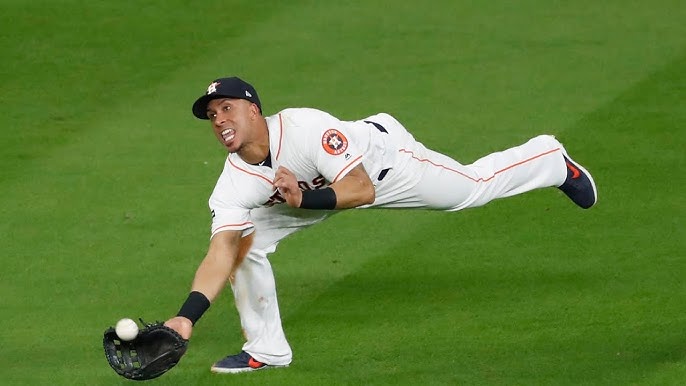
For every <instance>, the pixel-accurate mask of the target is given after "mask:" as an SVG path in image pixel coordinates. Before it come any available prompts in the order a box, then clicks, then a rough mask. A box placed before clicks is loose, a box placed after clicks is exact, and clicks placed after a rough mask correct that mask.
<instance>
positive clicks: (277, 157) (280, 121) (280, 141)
mask: <svg viewBox="0 0 686 386" xmlns="http://www.w3.org/2000/svg"><path fill="white" fill-rule="evenodd" d="M282 142H283V118H281V113H279V147H278V148H277V149H276V160H277V161H278V160H279V156H280V155H281V143H282Z"/></svg>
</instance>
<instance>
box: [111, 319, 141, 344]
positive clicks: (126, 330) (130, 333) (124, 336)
mask: <svg viewBox="0 0 686 386" xmlns="http://www.w3.org/2000/svg"><path fill="white" fill-rule="evenodd" d="M114 331H115V332H116V333H117V336H118V337H119V338H120V339H121V340H125V341H127V342H128V341H130V340H134V339H135V338H136V336H138V325H137V324H136V322H134V321H133V319H129V318H124V319H121V320H120V321H118V322H117V326H116V327H114Z"/></svg>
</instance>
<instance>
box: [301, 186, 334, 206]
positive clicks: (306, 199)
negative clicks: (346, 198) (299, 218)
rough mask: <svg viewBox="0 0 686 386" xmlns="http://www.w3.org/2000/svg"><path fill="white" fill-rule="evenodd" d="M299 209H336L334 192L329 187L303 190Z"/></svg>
mask: <svg viewBox="0 0 686 386" xmlns="http://www.w3.org/2000/svg"><path fill="white" fill-rule="evenodd" d="M300 207H301V208H303V209H336V192H335V191H334V190H333V189H332V188H331V187H327V188H324V189H317V190H303V198H302V201H300Z"/></svg>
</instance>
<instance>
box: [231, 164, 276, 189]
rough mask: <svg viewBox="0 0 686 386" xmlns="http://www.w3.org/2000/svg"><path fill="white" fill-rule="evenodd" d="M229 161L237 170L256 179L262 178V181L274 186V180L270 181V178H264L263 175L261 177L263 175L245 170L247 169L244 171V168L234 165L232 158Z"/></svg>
mask: <svg viewBox="0 0 686 386" xmlns="http://www.w3.org/2000/svg"><path fill="white" fill-rule="evenodd" d="M228 160H229V163H230V164H231V166H233V167H235V168H236V169H238V170H240V171H242V172H243V173H246V174H250V175H251V176H255V177H258V178H261V179H263V180H265V181H267V182H268V183H269V184H270V185H274V182H272V180H270V179H269V178H267V177H265V176H263V175H261V174H257V173H253V172H251V171H248V170H245V169H243V168H240V167H238V165H236V164H235V163H233V161H231V158H228Z"/></svg>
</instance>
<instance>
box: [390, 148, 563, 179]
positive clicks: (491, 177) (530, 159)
mask: <svg viewBox="0 0 686 386" xmlns="http://www.w3.org/2000/svg"><path fill="white" fill-rule="evenodd" d="M559 150H560V148H559V147H558V148H556V149H553V150H548V151H546V152H544V153H541V154H538V155H535V156H533V157H531V158H527V159H525V160H523V161H519V162H517V163H515V164H512V165H510V166H508V167H506V168H503V169H500V170H497V171H496V172H495V173H493V175H492V176H490V177H488V178H486V179H484V178H481V177H479V178H477V179H474V178H472V177H470V176H468V175H466V174H464V173H462V172H460V171H459V170H455V169H451V168H449V167H447V166H445V165H441V164H437V163H435V162H433V161H431V160H429V159H426V158H419V157H417V156H415V155H414V152H413V151H411V150H405V149H400V150H399V151H400V152H402V153H407V154H412V158H414V159H416V160H417V161H419V162H428V163H430V164H431V165H433V166H436V167H439V168H443V169H445V170H450V171H451V172H455V173H457V174H459V175H461V176H463V177H465V178H468V179H470V180H472V181H474V182H488V181H490V180H492V179H494V178H495V176H496V175H498V174H500V173H502V172H504V171H507V170H510V169H512V168H513V167H515V166H519V165H522V164H525V163H527V162H529V161H533V160H535V159H536V158H540V157H543V156H544V155H548V154H550V153H554V152H556V151H559Z"/></svg>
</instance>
